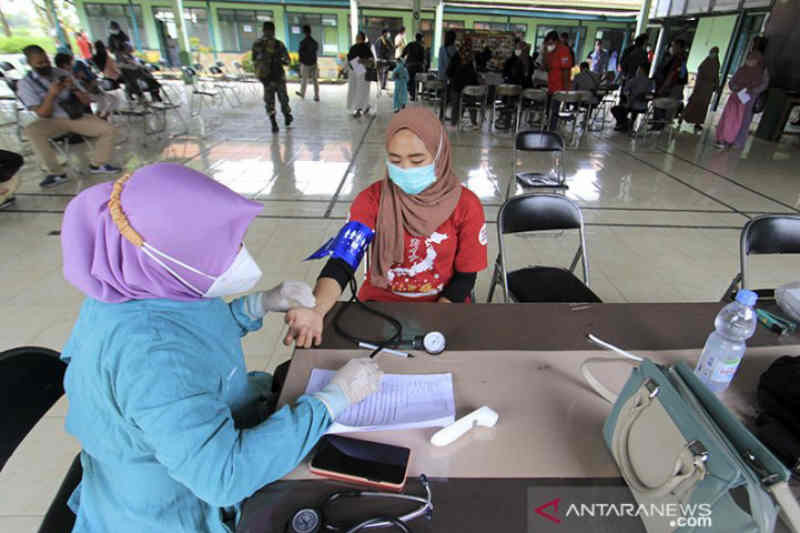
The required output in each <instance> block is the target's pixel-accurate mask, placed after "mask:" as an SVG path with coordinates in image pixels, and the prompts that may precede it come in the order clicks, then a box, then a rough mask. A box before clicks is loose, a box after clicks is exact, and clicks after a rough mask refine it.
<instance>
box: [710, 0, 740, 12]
mask: <svg viewBox="0 0 800 533" xmlns="http://www.w3.org/2000/svg"><path fill="white" fill-rule="evenodd" d="M737 9H739V0H716V2H714V11H736V10H737Z"/></svg>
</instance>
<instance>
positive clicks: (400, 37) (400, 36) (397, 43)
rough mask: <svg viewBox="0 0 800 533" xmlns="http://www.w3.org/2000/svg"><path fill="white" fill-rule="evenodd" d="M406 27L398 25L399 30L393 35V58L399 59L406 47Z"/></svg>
mask: <svg viewBox="0 0 800 533" xmlns="http://www.w3.org/2000/svg"><path fill="white" fill-rule="evenodd" d="M406 44H407V43H406V28H405V26H400V31H399V32H398V33H397V35H395V36H394V58H395V59H400V58H401V57H403V53H404V51H405V49H406Z"/></svg>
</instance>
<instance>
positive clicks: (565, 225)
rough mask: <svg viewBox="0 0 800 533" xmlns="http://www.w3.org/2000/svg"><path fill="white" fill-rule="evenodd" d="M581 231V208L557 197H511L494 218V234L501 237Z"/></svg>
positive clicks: (561, 196)
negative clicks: (552, 231) (495, 229)
mask: <svg viewBox="0 0 800 533" xmlns="http://www.w3.org/2000/svg"><path fill="white" fill-rule="evenodd" d="M582 227H583V215H582V214H581V210H580V208H579V207H578V206H577V205H575V203H574V202H572V200H570V199H568V198H566V197H565V196H563V195H560V194H537V193H532V194H521V195H519V196H514V197H512V198H509V199H508V200H506V202H505V203H504V204H503V207H501V208H500V213H499V214H498V216H497V230H498V232H500V233H501V234H503V235H509V234H512V233H522V232H527V231H549V230H560V229H581V228H582Z"/></svg>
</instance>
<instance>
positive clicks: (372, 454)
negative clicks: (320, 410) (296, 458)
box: [310, 435, 411, 491]
mask: <svg viewBox="0 0 800 533" xmlns="http://www.w3.org/2000/svg"><path fill="white" fill-rule="evenodd" d="M410 461H411V450H410V449H408V448H403V447H402V446H392V445H391V444H381V443H378V442H370V441H366V440H359V439H351V438H349V437H342V436H340V435H325V436H324V437H322V439H321V440H320V444H319V449H318V450H317V453H316V455H314V458H313V459H311V464H310V469H311V472H313V473H314V474H317V475H320V476H325V477H329V478H333V479H338V480H341V481H349V482H352V483H358V484H361V485H369V486H373V487H378V488H382V489H387V490H393V491H401V490H403V487H404V486H405V482H406V475H407V474H408V465H409V462H410Z"/></svg>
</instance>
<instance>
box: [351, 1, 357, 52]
mask: <svg viewBox="0 0 800 533" xmlns="http://www.w3.org/2000/svg"><path fill="white" fill-rule="evenodd" d="M356 35H358V0H350V44H351V45H352V44H354V43H355V42H356Z"/></svg>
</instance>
